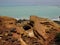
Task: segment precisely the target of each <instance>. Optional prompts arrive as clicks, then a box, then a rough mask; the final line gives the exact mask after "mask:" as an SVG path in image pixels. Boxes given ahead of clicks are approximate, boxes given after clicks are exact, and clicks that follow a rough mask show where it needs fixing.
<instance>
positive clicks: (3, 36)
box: [0, 16, 60, 45]
mask: <svg viewBox="0 0 60 45" xmlns="http://www.w3.org/2000/svg"><path fill="white" fill-rule="evenodd" d="M0 45H60V25H59V24H57V23H55V22H54V21H52V20H50V19H47V18H41V17H37V16H30V19H29V20H25V19H24V20H21V19H19V20H17V19H15V18H11V17H7V16H0Z"/></svg>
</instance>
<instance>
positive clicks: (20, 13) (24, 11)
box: [0, 6, 60, 18]
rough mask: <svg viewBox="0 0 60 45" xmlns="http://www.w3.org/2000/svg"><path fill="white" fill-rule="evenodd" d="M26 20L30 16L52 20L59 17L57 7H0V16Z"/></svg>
mask: <svg viewBox="0 0 60 45" xmlns="http://www.w3.org/2000/svg"><path fill="white" fill-rule="evenodd" d="M1 15H2V16H10V17H15V18H22V17H23V18H28V17H29V16H30V15H36V16H40V17H47V18H54V17H58V16H60V7H57V6H0V16H1Z"/></svg>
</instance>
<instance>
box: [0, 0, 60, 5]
mask: <svg viewBox="0 0 60 45" xmlns="http://www.w3.org/2000/svg"><path fill="white" fill-rule="evenodd" d="M0 5H57V6H59V5H60V0H0Z"/></svg>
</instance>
